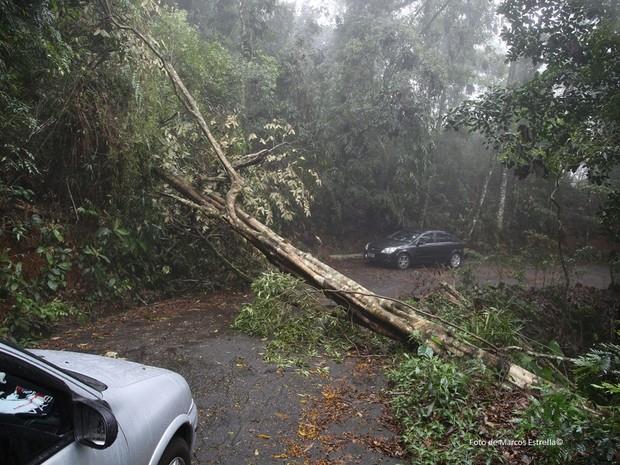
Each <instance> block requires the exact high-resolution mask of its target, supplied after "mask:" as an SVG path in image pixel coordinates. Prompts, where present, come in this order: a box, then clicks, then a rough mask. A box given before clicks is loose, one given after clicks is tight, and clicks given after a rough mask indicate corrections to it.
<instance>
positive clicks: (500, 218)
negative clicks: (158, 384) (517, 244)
mask: <svg viewBox="0 0 620 465" xmlns="http://www.w3.org/2000/svg"><path fill="white" fill-rule="evenodd" d="M507 191H508V168H507V167H506V166H504V167H503V168H502V180H501V183H500V185H499V205H498V206H497V235H498V238H499V236H501V233H502V230H503V229H504V212H505V211H506V193H507Z"/></svg>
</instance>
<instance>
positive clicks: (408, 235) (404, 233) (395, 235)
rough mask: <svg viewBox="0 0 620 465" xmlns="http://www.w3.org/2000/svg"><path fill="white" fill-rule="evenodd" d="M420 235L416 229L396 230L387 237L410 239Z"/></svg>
mask: <svg viewBox="0 0 620 465" xmlns="http://www.w3.org/2000/svg"><path fill="white" fill-rule="evenodd" d="M419 235H420V233H419V232H417V231H396V232H395V233H393V234H390V235H389V236H388V237H389V238H390V239H394V240H396V241H412V240H414V239H415V238H416V237H418V236H419Z"/></svg>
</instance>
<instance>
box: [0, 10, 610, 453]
mask: <svg viewBox="0 0 620 465" xmlns="http://www.w3.org/2000/svg"><path fill="white" fill-rule="evenodd" d="M619 12H620V6H619V4H618V2H617V1H615V0H591V1H588V0H325V1H319V0H234V1H233V0H93V1H83V0H65V1H59V0H0V107H1V108H2V112H0V211H1V212H2V223H1V229H0V339H1V340H5V341H11V342H12V343H18V344H20V345H21V346H24V347H42V348H60V349H70V350H77V351H86V352H92V353H99V354H101V355H104V354H113V355H111V356H114V357H117V356H121V357H123V358H128V359H131V360H135V361H140V362H148V363H149V364H156V365H161V366H165V367H167V368H170V369H173V370H175V371H179V372H181V373H182V374H183V375H184V376H185V377H186V378H187V379H188V381H189V383H190V387H191V388H192V391H193V392H194V396H195V398H197V399H203V400H202V401H201V402H203V404H201V403H200V402H198V404H199V419H200V428H199V435H200V431H207V432H208V431H211V430H213V431H220V429H221V431H220V432H221V434H222V435H223V436H224V437H226V435H227V434H229V430H226V428H227V427H228V428H229V429H230V428H232V426H230V425H222V424H220V422H221V421H222V420H221V418H220V419H218V415H219V416H220V417H222V416H224V415H227V416H231V417H232V416H235V415H241V416H240V418H244V419H246V420H247V421H248V422H249V423H256V424H258V425H259V426H257V428H258V430H256V431H258V433H257V432H256V431H254V430H251V429H248V428H247V425H246V426H244V425H243V424H242V425H241V426H239V431H241V433H237V435H235V438H237V436H240V437H241V438H245V439H243V440H241V439H240V440H239V442H238V443H237V444H238V446H237V447H233V446H231V449H230V450H229V449H227V448H223V446H221V445H220V446H217V445H215V439H213V438H214V437H216V436H217V434H216V433H213V434H210V433H209V434H207V433H205V434H203V435H202V436H204V438H203V439H201V440H200V441H199V444H198V445H197V446H196V447H195V448H194V452H193V462H194V463H198V464H200V463H229V464H238V463H248V464H249V463H283V464H284V463H295V464H302V463H303V464H306V463H308V464H317V465H328V464H353V463H375V462H370V461H368V460H371V459H370V458H368V457H369V456H367V455H365V454H378V455H377V457H379V458H376V457H375V456H374V455H373V456H372V457H373V460H377V462H376V463H390V464H392V463H393V464H404V463H411V464H417V463H432V464H453V463H454V464H462V463H471V464H483V463H526V464H527V463H532V464H534V463H536V464H538V463H540V464H569V463H571V464H572V463H583V464H586V463H588V464H594V463H597V464H598V463H601V464H602V463H618V461H619V460H620V342H619V341H618V337H619V336H620V329H619V328H618V321H619V317H620V166H619V165H620V16H619ZM398 230H419V231H425V230H442V231H448V232H450V233H451V234H454V235H455V236H456V237H458V238H460V239H461V240H462V241H463V242H464V243H465V252H464V256H463V257H462V258H463V262H462V264H461V266H459V267H458V268H454V269H451V268H449V267H444V266H439V267H428V268H427V267H413V268H412V269H409V270H402V271H401V270H394V269H389V267H378V266H375V265H372V264H367V263H366V262H365V261H364V260H363V259H362V257H361V256H359V254H360V252H362V251H363V249H364V244H367V243H368V242H369V241H373V240H376V239H378V238H381V237H385V236H386V235H388V234H390V233H393V232H395V231H398ZM192 302H193V303H192ZM196 308H197V309H201V312H202V314H203V315H204V316H202V317H197V316H196V314H195V313H194V312H195V311H196V310H195V309H196ZM218 312H219V313H218ZM215 314H218V315H219V317H217V318H216V317H215V316H213V315H215ZM164 321H165V322H168V323H166V324H167V325H168V326H165V325H164V324H163V323H162V322H164ZM132 325H138V326H139V328H140V335H137V334H134V333H133V332H132V331H133V329H132ZM162 325H163V326H162ZM170 325H172V327H173V328H174V331H177V330H178V331H182V328H186V330H187V331H188V333H187V335H184V334H183V332H181V333H180V334H181V335H180V336H179V339H178V340H177V341H176V342H171V341H168V340H166V339H165V338H162V339H158V338H159V337H160V335H161V334H163V333H162V332H165V331H168V330H170V328H171V326H170ZM215 333H218V334H220V336H217V337H216V336H214V334H215ZM174 334H175V335H176V334H177V333H176V332H175V333H174ZM225 336H226V337H228V338H229V339H228V340H231V338H232V340H234V341H236V342H235V344H238V345H236V346H231V347H234V348H233V349H230V347H229V346H227V345H226V343H225V342H223V341H222V340H220V339H218V338H219V337H222V338H224V337H225ZM175 337H176V336H175ZM149 338H151V339H149ZM246 338H252V339H251V340H252V341H256V342H255V343H253V344H254V345H252V346H250V345H248V344H249V343H248V340H249V339H246ZM136 341H139V342H136ZM155 341H159V342H157V343H155ZM184 341H185V342H184ZM205 341H206V342H205ZM208 341H212V345H209V342H208ZM160 343H161V344H162V347H168V348H169V349H170V352H168V349H166V350H163V349H162V350H159V349H156V348H155V347H157V346H158V344H160ZM168 344H175V345H173V346H169V345H168ZM137 345H139V348H137ZM255 346H256V347H255ZM257 347H258V348H257ZM229 349H230V350H232V353H234V358H231V359H230V364H231V367H232V370H233V372H234V370H235V369H245V367H246V366H247V365H248V364H249V363H250V362H249V361H248V360H252V361H253V362H252V363H253V364H254V365H251V366H252V367H253V370H259V368H258V367H261V368H260V369H261V370H263V369H264V370H271V368H269V367H275V368H273V370H272V372H269V373H272V374H271V375H269V374H267V375H264V379H263V378H260V380H261V382H264V383H274V377H277V376H284V377H286V378H285V379H286V383H288V384H290V386H297V385H299V384H300V383H302V384H303V383H304V380H305V379H308V380H313V381H312V382H309V384H312V385H313V386H315V388H314V389H315V391H316V392H315V393H314V397H312V394H300V392H302V391H301V390H298V391H295V390H294V389H293V388H290V389H291V390H289V391H287V393H288V394H287V398H288V400H287V401H283V405H287V406H288V407H287V408H288V409H289V410H287V411H286V412H285V413H282V412H280V413H282V415H285V414H286V417H287V418H286V419H284V417H278V418H280V420H281V421H282V425H284V426H282V425H280V426H278V427H276V426H272V428H273V430H268V428H269V427H268V426H265V427H264V428H263V427H262V425H263V423H264V424H265V425H271V423H269V422H267V420H266V418H267V417H269V418H273V417H274V415H276V416H278V415H279V413H278V412H279V411H278V412H275V413H274V411H271V410H269V409H268V408H267V407H265V409H264V410H261V413H260V414H257V413H255V412H249V411H244V412H243V413H242V414H239V413H238V412H237V411H236V410H235V409H236V408H237V407H236V406H237V405H238V404H239V403H240V402H239V401H238V399H233V398H234V394H231V395H230V396H229V397H228V398H227V397H226V395H223V394H222V393H220V394H219V395H214V394H211V393H210V392H209V391H208V390H207V388H206V387H205V385H204V384H203V383H204V380H205V379H209V377H214V376H215V375H217V373H216V372H215V371H209V370H207V369H204V370H206V371H202V370H203V368H204V367H203V365H201V363H203V362H201V361H198V359H192V358H189V359H188V360H189V361H186V362H184V363H185V365H184V364H182V363H180V362H179V361H178V360H179V359H178V357H177V356H176V355H170V354H172V353H174V354H177V351H178V353H181V352H183V353H184V354H186V356H187V357H192V356H193V355H192V356H190V355H187V354H189V353H190V352H191V353H199V352H200V351H204V352H200V353H201V354H202V355H204V357H205V359H207V358H208V357H214V356H215V355H214V354H218V353H219V351H224V350H229ZM222 353H223V352H222ZM207 354H209V355H207ZM231 357H232V355H231ZM209 360H211V359H210V358H209ZM218 360H219V359H218ZM215 363H216V362H215V359H213V364H215ZM217 363H220V362H219V361H218V362H217ZM207 366H211V365H207ZM360 366H362V368H360ZM201 367H203V368H201ZM265 367H266V368H265ZM359 370H361V371H362V374H365V375H364V376H366V377H364V376H362V374H360V373H358V371H359ZM265 373H268V372H267V371H265ZM369 373H370V374H371V375H369ZM226 376H233V375H226ZM215 377H217V376H215ZM358 377H361V378H359V379H363V381H360V380H359V379H358ZM223 379H224V378H223ZM192 380H193V381H192ZM226 380H227V381H226V383H230V384H231V385H233V386H237V384H235V383H243V380H242V378H236V377H233V378H230V379H228V378H226ZM300 380H301V381H300ZM356 380H357V381H356ZM282 382H283V383H285V381H284V378H283V381H282ZM337 382H339V383H341V384H338V383H337ZM355 382H359V383H360V384H359V386H357V385H356V386H357V387H356V389H359V390H363V389H367V392H366V394H365V397H364V399H361V398H358V397H355V398H354V397H352V396H353V395H354V394H353V391H352V390H351V389H350V387H351V385H354V384H355ZM286 383H285V384H286ZM374 383H377V384H374ZM259 384H260V383H258V382H257V385H259ZM288 384H287V385H288ZM345 385H346V386H347V387H346V388H345V387H343V386H345ZM300 386H301V385H300ZM219 387H220V388H221V391H222V392H223V391H225V390H227V389H232V391H231V392H236V393H237V394H239V395H240V396H241V395H242V394H243V395H247V396H249V398H250V399H251V400H254V401H255V402H256V403H258V404H261V401H263V400H264V401H266V399H267V397H268V396H267V395H266V394H265V393H264V392H256V391H253V390H249V391H247V392H246V391H245V390H244V389H246V387H243V386H241V385H239V386H237V387H233V388H224V387H223V386H221V385H219ZM235 389H239V391H238V392H237V391H235ZM287 389H288V388H287ZM299 389H301V387H300V388H299ZM304 392H305V391H304ZM306 395H307V396H309V397H307V399H308V401H307V402H304V403H302V404H300V405H298V403H297V398H298V397H299V396H302V397H303V396H306ZM211 396H213V397H211ZM231 396H232V397H231ZM379 398H380V400H377V399H379ZM304 399H306V398H304ZM368 399H372V400H368ZM363 402H366V404H364V403H363ZM358 403H359V405H358ZM373 403H376V405H380V406H382V408H384V410H385V413H384V414H383V415H382V416H381V418H373V417H372V414H371V413H369V412H371V410H372V409H371V407H369V405H370V404H373ZM241 404H243V402H241ZM293 404H294V405H293ZM201 405H202V407H201ZM261 405H262V404H261ZM354 405H356V406H357V407H353V406H354ZM373 405H375V404H373ZM376 405H375V406H376ZM283 408H284V407H283ZM364 408H367V409H370V410H368V411H366V410H364ZM200 409H202V410H200ZM356 409H358V410H356ZM211 411H214V412H215V411H217V412H220V413H218V414H213V415H211V413H209V412H211ZM355 411H357V414H358V417H359V418H365V421H363V422H362V423H363V424H362V425H361V426H360V425H357V424H356V425H351V424H349V423H346V422H345V420H344V419H343V418H345V417H348V416H355ZM362 412H363V413H362ZM252 415H256V417H255V418H253V417H252ZM386 418H388V419H387V420H386ZM360 421H361V420H360ZM342 422H345V423H344V426H342V424H341V423H342ZM375 423H377V424H381V425H383V426H382V428H384V429H385V431H384V433H385V434H384V435H383V436H376V437H375V436H373V433H372V432H371V431H374V429H373V428H374V426H372V425H374V424H375ZM384 423H385V424H384ZM334 425H340V427H336V426H334ZM386 425H387V426H386ZM218 428H219V429H218ZM278 428H280V429H279V430H278ZM283 428H284V429H286V428H288V429H289V430H290V431H288V433H286V434H285V433H282V429H283ZM347 428H353V429H352V430H351V431H344V430H346V429H347ZM276 430H277V431H276ZM343 431H344V432H343ZM382 431H383V430H382ZM209 436H212V437H211V439H209V438H208V437H209ZM384 436H385V437H384ZM482 440H484V441H486V442H485V443H484V445H483V446H481V442H480V441H482ZM511 440H513V442H512V443H510V441H511ZM244 441H245V442H244ZM493 441H495V442H493ZM502 441H504V442H502ZM506 441H507V442H508V443H510V444H508V445H506V443H505V442H506ZM515 441H516V442H515ZM537 441H538V442H537ZM545 441H546V442H545ZM491 443H492V445H488V444H491ZM222 444H223V443H222ZM265 444H268V446H265ZM347 444H354V449H355V448H357V449H355V450H354V452H350V451H349V450H348V449H346V448H347V447H348V446H347ZM269 447H271V449H270V448H269ZM352 447H353V446H352ZM264 448H265V450H267V452H265V451H264V450H263V449H264ZM356 454H357V455H356ZM0 457H2V456H1V454H0ZM364 457H366V458H364ZM216 460H217V461H216ZM380 460H386V461H385V462H383V461H380Z"/></svg>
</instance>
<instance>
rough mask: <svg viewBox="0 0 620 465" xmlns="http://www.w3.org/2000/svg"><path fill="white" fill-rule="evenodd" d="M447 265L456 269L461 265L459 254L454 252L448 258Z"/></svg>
mask: <svg viewBox="0 0 620 465" xmlns="http://www.w3.org/2000/svg"><path fill="white" fill-rule="evenodd" d="M449 264H450V267H452V268H458V267H459V266H460V264H461V254H460V253H458V252H454V253H453V254H452V255H451V256H450V261H449Z"/></svg>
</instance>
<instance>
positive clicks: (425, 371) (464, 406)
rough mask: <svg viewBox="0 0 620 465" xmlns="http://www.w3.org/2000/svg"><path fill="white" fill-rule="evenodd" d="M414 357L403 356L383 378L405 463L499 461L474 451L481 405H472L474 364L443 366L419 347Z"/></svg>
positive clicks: (494, 454) (491, 452)
mask: <svg viewBox="0 0 620 465" xmlns="http://www.w3.org/2000/svg"><path fill="white" fill-rule="evenodd" d="M418 354H419V355H418V356H417V357H416V356H412V355H409V354H405V355H404V356H403V357H402V359H400V360H399V361H398V362H397V363H396V364H395V367H394V368H393V369H391V370H390V371H388V372H387V376H388V379H389V381H390V382H391V383H392V384H393V387H392V399H391V405H392V410H393V412H394V414H395V416H396V418H397V419H399V421H400V423H401V425H402V428H403V433H402V440H403V442H404V444H405V446H406V448H407V450H408V452H409V453H410V454H411V458H410V463H412V464H413V463H438V464H439V463H441V464H463V463H489V462H490V461H492V460H499V459H500V455H499V453H498V451H497V450H496V449H495V448H492V447H479V446H477V445H475V443H474V441H475V440H477V439H479V436H480V425H479V424H478V423H477V418H478V417H479V416H480V415H481V411H482V409H481V405H479V404H477V403H476V402H475V401H474V400H473V396H472V392H473V390H474V387H478V386H477V385H476V384H475V383H474V382H473V381H474V379H476V378H478V381H480V379H479V378H480V376H483V373H482V371H481V370H482V367H481V366H479V365H476V364H471V365H470V366H459V365H457V364H455V363H453V362H444V361H442V360H441V359H440V358H438V357H436V356H434V355H433V354H432V351H428V350H425V349H424V348H423V347H421V349H419V350H418Z"/></svg>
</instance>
